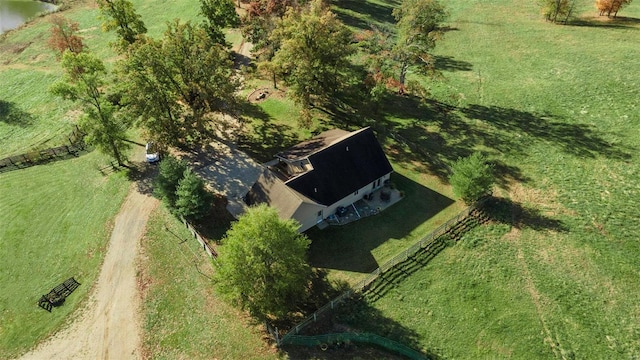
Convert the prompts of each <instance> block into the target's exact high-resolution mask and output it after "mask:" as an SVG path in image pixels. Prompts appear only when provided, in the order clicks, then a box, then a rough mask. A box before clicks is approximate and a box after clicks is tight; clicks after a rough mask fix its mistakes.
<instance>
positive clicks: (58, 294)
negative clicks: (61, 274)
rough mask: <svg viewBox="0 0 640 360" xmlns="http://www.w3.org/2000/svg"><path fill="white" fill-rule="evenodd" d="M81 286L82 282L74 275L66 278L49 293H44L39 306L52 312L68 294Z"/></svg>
mask: <svg viewBox="0 0 640 360" xmlns="http://www.w3.org/2000/svg"><path fill="white" fill-rule="evenodd" d="M78 286H80V283H79V282H78V281H76V279H74V278H73V277H71V278H69V279H67V280H65V281H64V282H63V283H62V284H60V285H58V286H56V287H54V288H53V289H52V290H51V291H49V293H48V294H46V295H42V297H40V300H38V306H40V307H41V308H43V309H45V310H47V311H48V312H51V309H52V308H53V307H54V306H60V305H62V303H64V300H65V299H66V298H67V296H69V295H71V293H72V292H73V291H74V290H75V289H77V288H78Z"/></svg>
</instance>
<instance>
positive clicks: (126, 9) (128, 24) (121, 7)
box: [98, 0, 147, 49]
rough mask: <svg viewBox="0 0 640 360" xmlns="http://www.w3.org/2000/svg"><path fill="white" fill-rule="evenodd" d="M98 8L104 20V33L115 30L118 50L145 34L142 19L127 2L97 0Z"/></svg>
mask: <svg viewBox="0 0 640 360" xmlns="http://www.w3.org/2000/svg"><path fill="white" fill-rule="evenodd" d="M98 7H99V8H100V12H101V13H102V17H103V18H104V22H103V23H102V28H103V29H104V31H112V30H115V31H116V34H118V37H119V38H120V41H119V43H118V44H117V45H118V47H119V48H122V49H126V48H127V47H128V46H129V45H131V44H133V43H134V42H136V40H137V39H138V38H139V37H140V36H141V35H144V34H146V33H147V27H146V26H145V24H144V22H143V21H142V17H141V16H140V15H139V14H138V13H136V11H135V9H134V7H133V4H132V3H131V2H130V1H128V0H98Z"/></svg>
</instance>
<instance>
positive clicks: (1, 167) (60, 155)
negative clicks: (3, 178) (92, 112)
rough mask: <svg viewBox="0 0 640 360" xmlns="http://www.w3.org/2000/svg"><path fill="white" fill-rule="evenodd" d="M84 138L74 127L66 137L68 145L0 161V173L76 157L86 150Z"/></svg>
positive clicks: (34, 151)
mask: <svg viewBox="0 0 640 360" xmlns="http://www.w3.org/2000/svg"><path fill="white" fill-rule="evenodd" d="M85 136H86V134H85V133H83V132H82V131H80V129H79V128H78V127H77V126H76V128H75V129H74V130H73V131H72V132H71V134H70V135H69V136H68V137H67V140H69V145H62V146H58V147H54V148H48V149H43V150H32V151H29V152H27V153H24V154H20V155H15V156H10V157H7V158H4V159H0V173H1V172H7V171H13V170H18V169H24V168H28V167H31V166H35V165H40V164H46V163H49V162H51V161H55V160H61V159H65V158H68V157H69V156H74V157H76V156H78V155H79V154H80V153H81V152H82V151H85V150H86V147H87V145H86V144H85V142H84V137H85Z"/></svg>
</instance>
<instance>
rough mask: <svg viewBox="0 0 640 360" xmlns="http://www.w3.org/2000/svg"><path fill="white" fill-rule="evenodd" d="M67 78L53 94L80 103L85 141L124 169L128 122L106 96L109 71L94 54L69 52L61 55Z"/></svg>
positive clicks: (52, 90) (56, 87)
mask: <svg viewBox="0 0 640 360" xmlns="http://www.w3.org/2000/svg"><path fill="white" fill-rule="evenodd" d="M62 68H63V69H64V71H65V74H64V77H63V78H62V79H61V80H60V81H58V82H56V83H54V84H53V85H52V86H51V88H50V91H51V92H52V93H53V94H55V95H58V96H60V97H62V98H64V99H67V100H72V101H77V102H79V103H80V104H81V106H82V110H83V111H84V115H83V117H82V118H81V119H80V124H79V125H80V128H81V129H82V130H83V131H84V132H86V133H87V137H86V141H87V143H89V144H91V145H95V146H96V147H97V148H98V149H99V150H100V151H102V152H103V153H105V154H108V155H110V156H112V157H114V158H115V159H116V161H117V162H118V165H120V166H123V165H124V163H125V161H126V153H125V151H126V150H127V149H128V148H129V144H128V143H127V142H126V141H125V137H126V131H127V129H128V127H129V123H128V122H127V121H125V120H124V119H122V118H120V117H117V116H116V109H115V107H114V106H113V104H111V103H110V102H109V101H107V99H106V96H105V94H104V92H103V91H104V88H105V84H106V80H105V78H106V75H107V70H106V69H105V67H104V64H103V63H102V61H101V60H100V59H98V58H97V57H96V56H95V55H93V54H90V53H86V52H82V53H79V54H74V53H72V52H70V51H66V52H65V53H64V54H63V55H62Z"/></svg>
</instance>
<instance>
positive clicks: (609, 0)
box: [596, 0, 631, 17]
mask: <svg viewBox="0 0 640 360" xmlns="http://www.w3.org/2000/svg"><path fill="white" fill-rule="evenodd" d="M630 3H631V0H596V7H597V8H598V10H599V11H600V16H602V15H605V14H606V15H607V16H611V14H612V13H613V17H616V16H618V11H620V10H621V9H622V8H623V7H625V6H627V5H629V4H630Z"/></svg>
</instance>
